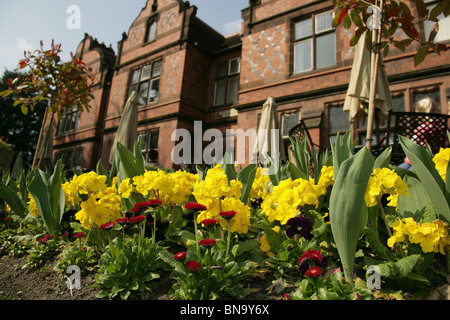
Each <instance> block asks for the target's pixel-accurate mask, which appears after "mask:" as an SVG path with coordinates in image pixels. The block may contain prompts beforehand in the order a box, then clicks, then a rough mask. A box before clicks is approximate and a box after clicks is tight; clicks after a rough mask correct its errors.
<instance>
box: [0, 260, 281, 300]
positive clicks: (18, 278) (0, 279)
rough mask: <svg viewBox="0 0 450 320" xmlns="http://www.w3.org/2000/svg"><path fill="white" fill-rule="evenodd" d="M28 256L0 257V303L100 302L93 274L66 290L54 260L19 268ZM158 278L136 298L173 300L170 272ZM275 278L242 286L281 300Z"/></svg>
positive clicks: (260, 296)
mask: <svg viewBox="0 0 450 320" xmlns="http://www.w3.org/2000/svg"><path fill="white" fill-rule="evenodd" d="M26 262H27V256H26V255H25V256H21V257H15V256H10V255H5V256H2V257H0V300H99V299H98V298H97V297H96V294H97V293H98V292H99V291H100V289H99V288H96V287H91V285H92V284H93V283H94V277H95V272H94V271H86V270H81V288H80V289H73V290H72V291H71V290H69V288H68V286H67V279H66V278H65V277H64V275H61V274H58V273H57V272H56V271H54V270H53V267H54V266H55V263H56V258H55V260H52V261H50V260H49V261H48V262H47V263H46V264H45V265H44V266H41V267H39V268H34V267H33V268H32V267H26V268H22V267H23V265H24V264H25V263H26ZM160 276H161V278H160V279H157V280H153V281H152V282H151V284H150V286H151V290H150V292H148V293H145V294H142V295H140V296H139V297H138V299H139V300H172V297H171V296H170V295H169V294H168V293H169V291H170V289H171V288H172V286H173V284H174V281H175V280H174V279H172V278H171V275H170V274H169V273H162V274H161V275H160ZM274 280H275V278H274V277H273V276H272V275H270V274H269V275H262V276H261V277H258V278H252V279H250V280H248V281H246V282H245V283H244V284H243V286H244V287H245V288H249V291H250V292H251V293H250V294H249V296H247V297H246V299H249V300H281V299H282V297H283V294H275V293H273V292H272V291H271V288H273V281H274Z"/></svg>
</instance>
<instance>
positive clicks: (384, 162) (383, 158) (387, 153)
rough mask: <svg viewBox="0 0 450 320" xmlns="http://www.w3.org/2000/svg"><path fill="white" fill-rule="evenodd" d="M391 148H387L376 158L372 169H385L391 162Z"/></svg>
mask: <svg viewBox="0 0 450 320" xmlns="http://www.w3.org/2000/svg"><path fill="white" fill-rule="evenodd" d="M391 154H392V147H391V146H389V147H387V148H386V149H384V151H383V152H382V153H381V154H380V155H379V156H378V157H377V158H376V160H375V163H374V165H373V168H374V169H375V168H387V167H389V164H390V162H391Z"/></svg>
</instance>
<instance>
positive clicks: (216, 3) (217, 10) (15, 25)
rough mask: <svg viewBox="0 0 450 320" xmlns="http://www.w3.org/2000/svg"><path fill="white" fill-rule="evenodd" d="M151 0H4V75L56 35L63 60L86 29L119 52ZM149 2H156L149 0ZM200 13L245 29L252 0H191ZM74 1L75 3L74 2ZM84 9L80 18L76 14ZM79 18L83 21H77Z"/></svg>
mask: <svg viewBox="0 0 450 320" xmlns="http://www.w3.org/2000/svg"><path fill="white" fill-rule="evenodd" d="M146 2H147V0H128V1H127V0H20V1H19V0H0V39H1V45H0V76H1V75H2V74H3V72H4V71H5V69H8V70H13V69H15V68H16V67H17V63H18V62H19V61H20V60H21V59H23V57H24V50H26V51H33V50H36V49H38V48H39V47H40V41H41V40H42V41H43V43H44V49H48V48H50V45H51V41H52V39H54V40H55V43H61V44H62V46H61V49H62V50H63V54H62V58H63V60H64V61H68V60H70V53H71V52H75V50H76V48H77V47H78V45H79V43H80V42H81V40H83V38H84V34H85V33H88V34H89V35H91V36H93V37H94V38H97V39H98V41H99V42H104V43H105V44H106V45H107V46H108V45H109V44H111V47H112V48H113V49H114V51H115V52H116V53H117V42H118V41H120V40H121V39H122V33H123V32H126V33H128V30H129V28H130V26H131V24H132V23H133V21H134V20H135V19H136V17H137V16H138V15H139V13H140V12H141V9H142V8H144V7H145V4H146ZM150 3H153V2H152V1H151V0H150ZM189 3H190V4H191V5H195V6H196V7H197V8H198V10H197V16H198V17H199V18H200V19H202V20H203V21H204V22H206V23H207V24H208V25H210V26H211V27H213V28H214V29H215V30H216V31H218V32H220V33H221V34H223V35H228V34H231V33H234V32H237V31H239V30H240V26H241V21H242V18H241V10H242V9H244V8H246V7H248V0H190V1H189ZM73 6H75V7H73ZM74 9H79V11H78V12H79V19H78V20H76V19H74V17H76V15H77V13H78V12H77V11H74ZM77 21H79V24H77Z"/></svg>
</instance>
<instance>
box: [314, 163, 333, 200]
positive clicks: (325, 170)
mask: <svg viewBox="0 0 450 320" xmlns="http://www.w3.org/2000/svg"><path fill="white" fill-rule="evenodd" d="M333 184H334V167H333V166H329V167H327V166H323V167H322V169H321V170H320V178H319V181H318V182H317V185H318V186H320V187H321V188H322V194H326V192H327V188H328V187H329V186H332V185H333Z"/></svg>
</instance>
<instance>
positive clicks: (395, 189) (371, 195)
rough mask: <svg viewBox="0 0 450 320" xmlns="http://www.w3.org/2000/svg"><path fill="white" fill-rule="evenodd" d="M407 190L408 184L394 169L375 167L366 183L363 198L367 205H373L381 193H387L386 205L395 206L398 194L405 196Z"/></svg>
mask: <svg viewBox="0 0 450 320" xmlns="http://www.w3.org/2000/svg"><path fill="white" fill-rule="evenodd" d="M407 191H408V186H407V185H406V183H405V182H404V181H403V180H402V178H401V177H400V176H399V175H397V173H396V172H395V171H394V170H391V169H389V168H376V169H375V170H374V171H373V172H372V175H371V177H370V178H369V181H368V183H367V187H366V193H365V195H364V199H365V201H366V204H367V206H368V207H373V206H375V205H376V204H377V203H378V200H379V199H381V197H382V196H383V194H389V195H390V196H389V197H388V200H389V203H388V206H392V207H396V206H397V198H398V196H399V195H400V194H403V195H405V196H407V195H408V193H407Z"/></svg>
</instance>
